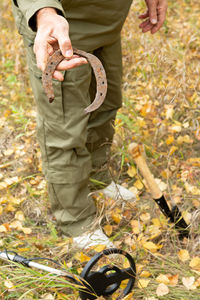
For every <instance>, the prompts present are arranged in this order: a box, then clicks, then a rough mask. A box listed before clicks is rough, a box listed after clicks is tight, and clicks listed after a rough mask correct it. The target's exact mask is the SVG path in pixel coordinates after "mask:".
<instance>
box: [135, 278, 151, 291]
mask: <svg viewBox="0 0 200 300" xmlns="http://www.w3.org/2000/svg"><path fill="white" fill-rule="evenodd" d="M149 282H150V279H139V280H138V287H139V289H144V288H146V287H147V286H148V284H149Z"/></svg>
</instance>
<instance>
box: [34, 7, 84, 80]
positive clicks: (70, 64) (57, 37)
mask: <svg viewBox="0 0 200 300" xmlns="http://www.w3.org/2000/svg"><path fill="white" fill-rule="evenodd" d="M36 19H37V34H36V38H35V42H34V48H33V49H34V52H35V55H36V61H37V66H38V68H39V69H41V70H42V71H44V69H45V66H46V63H47V59H48V56H49V55H52V54H53V53H54V51H55V50H56V49H58V48H60V50H61V52H62V54H63V56H64V57H65V58H66V59H65V60H63V61H62V62H61V63H60V64H59V65H58V66H57V68H56V71H55V72H54V75H53V77H54V78H55V79H57V80H60V81H62V80H64V78H63V75H62V73H61V72H60V71H64V70H68V69H72V68H75V67H77V66H80V65H82V64H86V63H87V60H86V59H85V58H83V57H80V56H77V55H73V50H72V44H71V41H70V38H69V24H68V22H67V20H66V19H65V18H64V17H62V16H60V15H58V14H57V12H56V10H55V9H54V8H50V7H46V8H42V9H41V10H39V11H38V12H37V16H36Z"/></svg>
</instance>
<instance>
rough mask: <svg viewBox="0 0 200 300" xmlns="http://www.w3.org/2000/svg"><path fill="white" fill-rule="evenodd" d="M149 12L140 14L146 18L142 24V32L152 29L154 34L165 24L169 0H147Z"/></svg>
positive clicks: (141, 17) (142, 17)
mask: <svg viewBox="0 0 200 300" xmlns="http://www.w3.org/2000/svg"><path fill="white" fill-rule="evenodd" d="M145 1H146V5H147V12H146V13H145V14H142V15H140V16H139V18H140V19H145V21H144V22H142V23H141V24H140V28H141V29H142V32H147V31H150V32H151V33H152V34H153V33H155V32H157V31H158V30H159V29H160V28H161V26H162V25H163V23H164V21H165V17H166V12H167V0H145Z"/></svg>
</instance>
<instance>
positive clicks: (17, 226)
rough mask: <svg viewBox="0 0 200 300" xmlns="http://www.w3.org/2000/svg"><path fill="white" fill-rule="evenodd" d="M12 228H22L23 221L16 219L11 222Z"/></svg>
mask: <svg viewBox="0 0 200 300" xmlns="http://www.w3.org/2000/svg"><path fill="white" fill-rule="evenodd" d="M10 228H14V229H17V230H22V223H21V222H20V221H19V220H15V221H13V222H12V223H11V224H10Z"/></svg>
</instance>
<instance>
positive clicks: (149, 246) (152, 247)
mask: <svg viewBox="0 0 200 300" xmlns="http://www.w3.org/2000/svg"><path fill="white" fill-rule="evenodd" d="M142 245H143V247H144V248H145V249H147V250H149V251H151V252H152V253H155V252H156V251H157V250H159V249H161V248H162V245H156V244H155V243H153V242H144V243H143V244H142Z"/></svg>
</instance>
